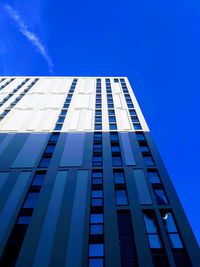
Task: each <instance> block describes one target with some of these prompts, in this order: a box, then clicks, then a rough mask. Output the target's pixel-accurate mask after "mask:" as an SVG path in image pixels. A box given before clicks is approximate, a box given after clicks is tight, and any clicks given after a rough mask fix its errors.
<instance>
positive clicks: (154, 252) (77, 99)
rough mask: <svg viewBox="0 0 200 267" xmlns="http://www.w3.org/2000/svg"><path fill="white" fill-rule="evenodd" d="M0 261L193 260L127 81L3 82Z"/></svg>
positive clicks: (88, 266)
mask: <svg viewBox="0 0 200 267" xmlns="http://www.w3.org/2000/svg"><path fill="white" fill-rule="evenodd" d="M0 266H2V267H13V266H17V267H31V266H33V267H44V266H45V267H46V266H51V267H62V266H63V267H103V266H104V267H135V266H140V267H153V266H156V267H160V266H161V267H167V266H174V267H184V266H185V267H190V266H194V267H198V266H200V256H199V247H198V244H197V242H196V240H195V237H194V235H193V233H192V230H191V228H190V225H189V223H188V220H187V218H186V216H185V213H184V211H183V209H182V206H181V204H180V202H179V199H178V197H177V194H176V192H175V190H174V187H173V185H172V183H171V181H170V178H169V177H168V174H167V171H166V169H165V167H164V165H163V162H162V160H161V158H160V156H159V153H158V151H157V149H156V147H155V145H154V142H153V140H152V137H151V134H150V132H149V129H148V126H147V124H146V122H145V119H144V117H143V115H142V112H141V110H140V107H139V105H138V103H137V100H136V98H135V96H134V93H133V91H132V88H131V86H130V84H129V82H128V79H127V78H126V77H1V78H0Z"/></svg>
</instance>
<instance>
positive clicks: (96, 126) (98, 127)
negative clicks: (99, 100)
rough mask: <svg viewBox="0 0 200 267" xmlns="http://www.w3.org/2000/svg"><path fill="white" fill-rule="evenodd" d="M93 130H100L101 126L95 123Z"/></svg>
mask: <svg viewBox="0 0 200 267" xmlns="http://www.w3.org/2000/svg"><path fill="white" fill-rule="evenodd" d="M94 128H95V130H101V129H102V124H101V123H98V124H97V123H96V124H95V127H94Z"/></svg>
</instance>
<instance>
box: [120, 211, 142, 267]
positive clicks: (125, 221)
mask: <svg viewBox="0 0 200 267" xmlns="http://www.w3.org/2000/svg"><path fill="white" fill-rule="evenodd" d="M117 221H118V233H119V246H120V256H121V267H134V266H138V263H137V253H136V248H135V241H134V235H133V228H132V221H131V216H130V212H129V211H118V212H117Z"/></svg>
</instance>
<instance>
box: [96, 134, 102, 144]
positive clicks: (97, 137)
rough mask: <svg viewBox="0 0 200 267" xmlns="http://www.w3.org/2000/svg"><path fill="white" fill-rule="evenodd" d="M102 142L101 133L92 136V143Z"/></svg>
mask: <svg viewBox="0 0 200 267" xmlns="http://www.w3.org/2000/svg"><path fill="white" fill-rule="evenodd" d="M100 141H102V133H95V134H94V142H100Z"/></svg>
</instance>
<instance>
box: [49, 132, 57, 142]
mask: <svg viewBox="0 0 200 267" xmlns="http://www.w3.org/2000/svg"><path fill="white" fill-rule="evenodd" d="M58 138H59V134H57V133H53V134H51V136H50V138H49V141H51V142H57V141H58Z"/></svg>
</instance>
